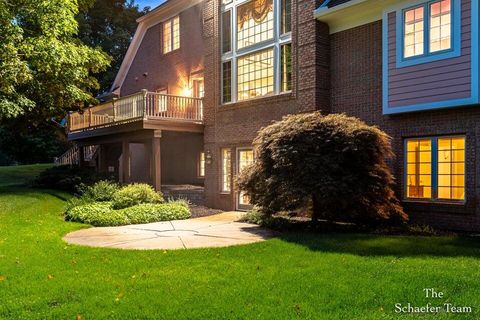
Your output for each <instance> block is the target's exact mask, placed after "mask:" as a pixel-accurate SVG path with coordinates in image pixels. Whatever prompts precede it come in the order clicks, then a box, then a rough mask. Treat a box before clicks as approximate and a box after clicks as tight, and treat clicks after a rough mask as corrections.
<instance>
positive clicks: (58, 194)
mask: <svg viewBox="0 0 480 320" xmlns="http://www.w3.org/2000/svg"><path fill="white" fill-rule="evenodd" d="M45 194H48V195H50V196H52V197H55V198H57V199H59V200H62V201H68V200H69V199H70V198H71V195H69V194H68V193H66V192H65V191H59V190H49V189H36V188H32V187H30V186H29V185H27V184H23V185H22V184H17V185H11V186H0V195H2V196H19V195H24V196H29V197H31V198H35V199H42V198H43V197H44V195H45Z"/></svg>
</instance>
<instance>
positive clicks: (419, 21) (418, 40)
mask: <svg viewBox="0 0 480 320" xmlns="http://www.w3.org/2000/svg"><path fill="white" fill-rule="evenodd" d="M404 19H405V20H404V41H403V42H404V51H403V56H404V57H405V58H409V57H414V56H418V55H422V54H423V52H424V39H423V38H424V27H425V26H424V8H423V7H419V8H414V9H410V10H407V11H405V16H404Z"/></svg>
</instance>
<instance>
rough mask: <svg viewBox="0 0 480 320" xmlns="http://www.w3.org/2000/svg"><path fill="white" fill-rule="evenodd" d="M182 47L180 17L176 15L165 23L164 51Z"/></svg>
mask: <svg viewBox="0 0 480 320" xmlns="http://www.w3.org/2000/svg"><path fill="white" fill-rule="evenodd" d="M179 48H180V17H179V16H176V17H174V18H172V19H170V20H167V21H165V22H164V23H163V53H169V52H172V51H174V50H177V49H179Z"/></svg>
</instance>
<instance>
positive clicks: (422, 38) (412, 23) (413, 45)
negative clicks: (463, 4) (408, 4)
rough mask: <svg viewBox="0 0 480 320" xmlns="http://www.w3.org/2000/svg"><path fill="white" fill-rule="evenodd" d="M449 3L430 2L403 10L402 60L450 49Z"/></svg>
mask: <svg viewBox="0 0 480 320" xmlns="http://www.w3.org/2000/svg"><path fill="white" fill-rule="evenodd" d="M451 1H452V0H441V1H431V2H427V3H425V4H422V5H420V6H417V7H414V8H410V9H407V10H404V13H403V57H404V58H412V57H417V56H423V55H426V54H431V53H436V52H440V51H445V50H449V49H451V48H452V30H453V29H452V12H451V11H452V9H451V5H452V3H451Z"/></svg>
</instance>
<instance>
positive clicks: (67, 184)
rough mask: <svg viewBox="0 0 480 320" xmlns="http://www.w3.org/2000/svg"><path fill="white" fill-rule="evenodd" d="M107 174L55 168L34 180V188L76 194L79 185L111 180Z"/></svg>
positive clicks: (87, 170)
mask: <svg viewBox="0 0 480 320" xmlns="http://www.w3.org/2000/svg"><path fill="white" fill-rule="evenodd" d="M114 178H115V177H113V176H111V174H109V173H98V172H96V171H95V169H94V168H91V167H79V166H55V167H52V168H49V169H47V170H45V171H43V172H42V173H40V175H39V176H38V177H37V178H36V179H35V181H34V183H33V184H34V186H37V187H41V188H47V189H58V190H64V191H68V192H72V193H73V192H77V191H78V187H79V186H80V185H92V184H94V183H95V182H97V181H101V180H113V179H114Z"/></svg>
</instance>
